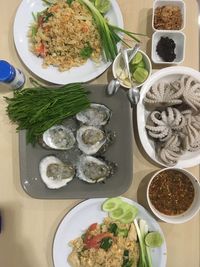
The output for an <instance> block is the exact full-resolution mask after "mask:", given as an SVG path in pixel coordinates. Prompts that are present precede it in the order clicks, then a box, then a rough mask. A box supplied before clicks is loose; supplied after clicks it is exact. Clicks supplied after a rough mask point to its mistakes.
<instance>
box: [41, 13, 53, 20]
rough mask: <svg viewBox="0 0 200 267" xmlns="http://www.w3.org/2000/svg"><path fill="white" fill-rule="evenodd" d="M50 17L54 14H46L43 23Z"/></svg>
mask: <svg viewBox="0 0 200 267" xmlns="http://www.w3.org/2000/svg"><path fill="white" fill-rule="evenodd" d="M50 17H53V14H52V13H49V12H46V13H45V15H44V17H43V22H47V21H48V20H49V18H50Z"/></svg>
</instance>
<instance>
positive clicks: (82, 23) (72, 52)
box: [29, 0, 101, 71]
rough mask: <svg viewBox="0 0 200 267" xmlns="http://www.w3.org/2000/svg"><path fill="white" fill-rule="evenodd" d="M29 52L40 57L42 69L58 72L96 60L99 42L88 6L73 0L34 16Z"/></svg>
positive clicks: (59, 2) (60, 3)
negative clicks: (51, 67) (55, 69)
mask: <svg viewBox="0 0 200 267" xmlns="http://www.w3.org/2000/svg"><path fill="white" fill-rule="evenodd" d="M29 37H30V50H31V51H32V52H33V53H34V54H35V55H36V56H38V57H42V58H43V67H48V66H49V65H53V66H56V67H58V69H59V71H65V70H69V69H70V68H72V67H77V66H81V65H83V64H84V63H85V62H86V61H87V59H88V58H91V59H92V60H94V61H99V60H100V57H101V42H100V35H99V32H98V29H97V27H96V25H95V22H94V20H93V17H92V15H91V14H90V12H89V10H88V9H87V7H85V6H84V5H82V4H80V3H79V2H78V1H77V0H74V1H73V2H72V3H71V4H70V5H69V4H67V2H66V1H64V0H58V1H57V2H56V3H55V4H53V5H51V6H50V7H48V8H47V9H45V10H44V11H42V12H40V13H38V14H37V18H36V21H35V23H34V24H33V25H32V26H31V32H30V34H29Z"/></svg>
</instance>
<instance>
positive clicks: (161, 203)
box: [147, 167, 200, 224]
mask: <svg viewBox="0 0 200 267" xmlns="http://www.w3.org/2000/svg"><path fill="white" fill-rule="evenodd" d="M181 177H182V178H181ZM187 178H188V180H187ZM190 182H191V183H190ZM184 192H185V193H184ZM147 201H148V204H149V207H150V209H151V211H152V212H153V213H154V215H155V216H156V217H158V218H159V219H160V220H162V221H164V222H167V223H172V224H180V223H185V222H187V221H189V220H191V219H192V218H193V217H194V216H195V215H196V214H197V212H198V211H199V209H200V183H199V181H198V180H197V178H196V177H195V176H194V175H193V174H191V173H190V172H188V171H186V170H185V169H179V168H173V167H170V168H165V169H162V170H160V171H158V172H156V173H155V174H154V175H153V177H152V178H151V179H150V181H149V184H148V187H147ZM169 203H170V204H169ZM170 205H171V208H170ZM183 207H184V208H183ZM179 208H180V211H179ZM181 209H182V210H181ZM183 210H185V211H183ZM170 213H171V215H170ZM175 214H176V215H175Z"/></svg>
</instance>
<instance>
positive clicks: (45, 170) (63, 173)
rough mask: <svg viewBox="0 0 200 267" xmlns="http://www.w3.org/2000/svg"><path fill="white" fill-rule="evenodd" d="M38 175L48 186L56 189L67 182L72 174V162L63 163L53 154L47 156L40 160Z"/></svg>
mask: <svg viewBox="0 0 200 267" xmlns="http://www.w3.org/2000/svg"><path fill="white" fill-rule="evenodd" d="M39 171H40V176H41V178H42V180H43V182H44V183H45V184H46V186H47V187H48V188H51V189H57V188H60V187H63V186H65V185H66V184H67V183H69V182H70V181H71V180H72V179H73V177H74V175H75V168H74V167H73V165H72V164H67V163H63V162H62V161H61V160H59V159H58V158H56V157H54V156H47V157H45V158H43V159H42V160H41V161H40V165H39Z"/></svg>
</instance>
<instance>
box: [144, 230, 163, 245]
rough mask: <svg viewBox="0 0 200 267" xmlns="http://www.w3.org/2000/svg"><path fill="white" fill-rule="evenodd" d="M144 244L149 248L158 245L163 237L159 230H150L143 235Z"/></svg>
mask: <svg viewBox="0 0 200 267" xmlns="http://www.w3.org/2000/svg"><path fill="white" fill-rule="evenodd" d="M144 241H145V244H146V246H148V247H150V248H156V247H160V246H161V245H162V243H163V238H162V236H161V234H160V233H159V232H150V233H148V234H147V235H146V236H145V239H144Z"/></svg>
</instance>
